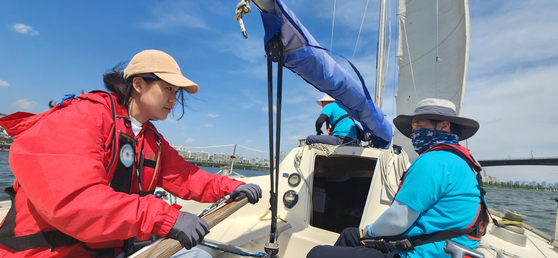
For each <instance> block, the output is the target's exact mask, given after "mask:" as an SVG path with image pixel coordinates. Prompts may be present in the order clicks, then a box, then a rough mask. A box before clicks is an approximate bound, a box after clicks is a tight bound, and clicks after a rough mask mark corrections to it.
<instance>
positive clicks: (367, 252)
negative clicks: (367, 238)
mask: <svg viewBox="0 0 558 258" xmlns="http://www.w3.org/2000/svg"><path fill="white" fill-rule="evenodd" d="M347 257H350V258H400V256H399V254H397V252H393V251H390V252H389V253H382V252H381V251H380V250H377V249H374V248H370V247H365V246H363V245H362V244H361V243H360V238H359V231H358V228H346V229H344V230H343V231H342V232H341V234H340V235H339V238H338V239H337V241H336V242H335V244H334V245H333V246H330V245H319V246H316V247H314V248H312V250H310V252H308V254H307V255H306V258H347Z"/></svg>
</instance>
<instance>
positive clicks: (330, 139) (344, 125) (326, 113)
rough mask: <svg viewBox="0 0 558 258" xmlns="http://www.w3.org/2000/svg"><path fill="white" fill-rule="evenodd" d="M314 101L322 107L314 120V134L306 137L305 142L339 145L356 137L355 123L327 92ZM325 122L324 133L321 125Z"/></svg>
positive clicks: (309, 143)
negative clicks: (325, 131) (325, 132)
mask: <svg viewBox="0 0 558 258" xmlns="http://www.w3.org/2000/svg"><path fill="white" fill-rule="evenodd" d="M316 103H318V105H320V106H321V107H323V109H322V113H320V116H319V117H318V119H317V120H316V134H317V135H310V136H308V137H306V144H308V145H311V144H313V143H325V144H331V145H341V144H345V143H350V142H352V141H354V140H356V139H357V130H356V125H355V122H354V121H353V119H352V118H351V117H350V116H349V114H347V112H346V111H345V110H343V109H341V108H340V107H339V106H338V105H337V104H336V103H335V99H333V98H332V97H331V96H329V95H328V94H327V93H325V94H324V97H323V98H321V99H319V100H317V101H316ZM324 122H325V123H326V129H327V132H328V134H327V135H324V133H323V131H322V126H323V124H324Z"/></svg>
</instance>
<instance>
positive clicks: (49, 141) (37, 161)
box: [0, 93, 243, 257]
mask: <svg viewBox="0 0 558 258" xmlns="http://www.w3.org/2000/svg"><path fill="white" fill-rule="evenodd" d="M113 96H114V95H113ZM113 98H114V99H115V100H116V96H114V97H113ZM114 104H115V111H116V116H122V117H128V113H127V111H126V109H125V108H124V107H122V106H120V105H119V104H117V103H116V101H114ZM122 121H123V118H118V117H117V118H116V123H115V122H114V121H113V118H112V114H111V101H110V99H109V97H108V95H107V94H104V93H89V94H84V95H81V96H79V99H73V100H70V101H64V102H63V104H62V106H61V107H58V105H57V106H56V107H54V108H52V109H51V110H49V111H47V112H44V113H41V114H38V115H33V114H30V113H21V112H19V113H15V114H12V115H9V116H6V117H3V118H1V119H0V126H2V127H4V128H5V129H6V132H8V134H10V135H11V136H12V137H14V138H15V139H16V140H15V142H14V143H13V145H12V146H11V148H10V166H11V169H12V171H13V173H14V175H15V177H16V179H17V180H16V183H14V186H16V191H17V195H16V198H15V207H16V223H15V225H16V226H15V229H14V233H15V236H16V237H17V236H22V235H29V234H34V233H38V232H46V231H51V230H60V231H62V232H63V233H65V234H67V235H69V236H72V237H74V238H76V239H78V240H80V241H82V242H85V243H87V245H88V246H90V247H95V248H100V247H114V246H121V245H122V240H125V239H128V238H131V237H134V236H137V237H138V238H140V239H145V238H147V237H149V236H150V235H153V234H155V235H159V236H166V235H167V233H168V232H169V230H170V229H171V228H172V226H173V225H174V222H175V221H176V219H177V216H178V210H177V209H175V208H174V207H172V206H170V205H169V204H168V203H167V202H165V201H163V200H161V199H158V198H155V197H154V196H153V195H151V194H149V195H146V196H143V197H140V196H139V195H138V194H127V193H120V192H115V191H114V190H113V188H111V187H110V186H109V183H110V182H111V179H112V178H111V177H112V174H113V173H114V166H112V167H111V168H109V169H108V170H109V173H107V168H108V166H109V163H110V161H111V157H112V152H113V149H112V147H113V146H112V144H113V134H114V133H113V132H114V127H115V126H116V128H117V129H118V130H121V129H123V131H124V132H125V133H127V134H128V135H131V136H132V137H133V136H134V134H133V132H132V130H131V129H130V128H126V127H123V126H122V125H118V123H123V122H122ZM115 124H117V125H115ZM148 127H151V128H152V130H151V129H149V128H148ZM117 134H118V132H117ZM155 134H158V132H157V131H156V130H155V127H154V126H153V124H152V123H151V122H146V123H145V124H144V125H143V128H142V130H141V132H140V133H139V134H138V136H137V138H136V139H137V141H136V142H137V146H136V153H138V155H139V153H140V152H141V147H142V146H144V147H145V146H146V145H151V151H153V152H155V154H154V155H156V153H157V151H158V148H157V147H156V146H155V147H154V146H152V145H153V143H154V142H156V141H155V138H156V137H155ZM159 141H160V147H159V149H160V150H161V153H162V154H161V158H160V165H159V166H160V169H158V170H160V173H157V171H155V173H156V175H155V176H156V177H155V180H153V182H154V183H153V184H152V187H151V189H149V190H153V189H154V187H155V183H156V185H157V186H158V187H162V188H164V189H165V190H166V191H168V192H170V193H171V194H173V195H175V196H178V197H180V198H182V199H189V200H196V201H199V202H215V201H217V200H218V199H219V198H221V197H223V196H225V195H226V194H228V193H230V192H232V191H233V190H234V189H236V187H238V186H239V185H241V184H243V182H240V181H236V180H233V179H229V178H227V177H221V176H219V175H211V174H209V173H207V172H205V171H203V170H201V169H200V168H198V167H197V166H195V165H192V164H189V163H188V162H186V161H185V160H184V158H182V157H181V156H180V155H179V154H178V153H177V151H176V150H174V149H173V148H172V147H170V145H169V143H168V142H167V141H166V140H165V139H164V138H162V137H160V139H159ZM142 143H143V145H142ZM147 149H149V148H147ZM152 154H153V153H146V158H152V159H154V158H153V156H154V155H152ZM134 171H135V170H134ZM153 172H154V170H153V169H152V170H151V173H144V174H143V175H142V180H141V182H142V186H143V187H142V188H143V189H142V190H143V191H149V190H147V187H148V185H149V182H151V181H152V178H153ZM133 174H134V176H133V178H132V189H131V192H132V193H138V192H139V186H138V178H137V176H136V173H133ZM18 183H19V187H17V186H18ZM116 254H118V251H117V252H116ZM12 255H13V256H17V257H30V256H33V257H66V256H71V257H82V256H83V257H94V256H95V253H94V252H91V251H86V250H85V249H84V248H83V247H82V244H76V245H73V246H66V247H57V248H55V249H54V250H53V251H52V252H51V250H50V248H48V247H44V248H35V249H30V250H26V251H21V252H17V253H16V252H14V251H13V250H11V249H9V248H6V247H4V246H2V245H0V257H11V256H12Z"/></svg>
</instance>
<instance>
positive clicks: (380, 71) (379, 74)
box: [374, 0, 387, 108]
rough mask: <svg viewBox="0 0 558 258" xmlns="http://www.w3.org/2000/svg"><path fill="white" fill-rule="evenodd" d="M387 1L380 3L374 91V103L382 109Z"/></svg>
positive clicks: (383, 0) (382, 0)
mask: <svg viewBox="0 0 558 258" xmlns="http://www.w3.org/2000/svg"><path fill="white" fill-rule="evenodd" d="M386 2H387V0H381V2H380V28H379V29H378V56H377V57H376V88H375V91H374V103H376V105H378V107H380V108H381V107H382V102H383V100H384V86H385V85H384V68H385V60H386V58H385V56H386V17H387V8H386Z"/></svg>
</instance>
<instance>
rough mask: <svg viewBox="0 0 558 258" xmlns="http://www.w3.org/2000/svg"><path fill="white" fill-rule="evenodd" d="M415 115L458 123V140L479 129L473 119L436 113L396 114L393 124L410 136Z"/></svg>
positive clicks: (402, 132) (467, 137) (466, 137)
mask: <svg viewBox="0 0 558 258" xmlns="http://www.w3.org/2000/svg"><path fill="white" fill-rule="evenodd" d="M415 117H416V118H425V119H433V120H440V121H448V122H450V123H452V124H457V125H459V127H461V134H460V135H458V136H459V140H460V141H463V140H466V139H469V138H470V137H471V136H473V135H474V134H475V133H476V132H477V131H478V130H479V127H480V125H479V123H478V122H477V121H475V120H473V119H469V118H465V117H458V116H441V115H436V114H422V115H414V116H407V115H398V116H397V117H396V118H394V119H393V124H394V125H395V127H397V130H399V132H401V134H403V135H405V136H406V137H407V138H411V133H412V132H413V127H412V125H411V123H412V121H413V118H415Z"/></svg>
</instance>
